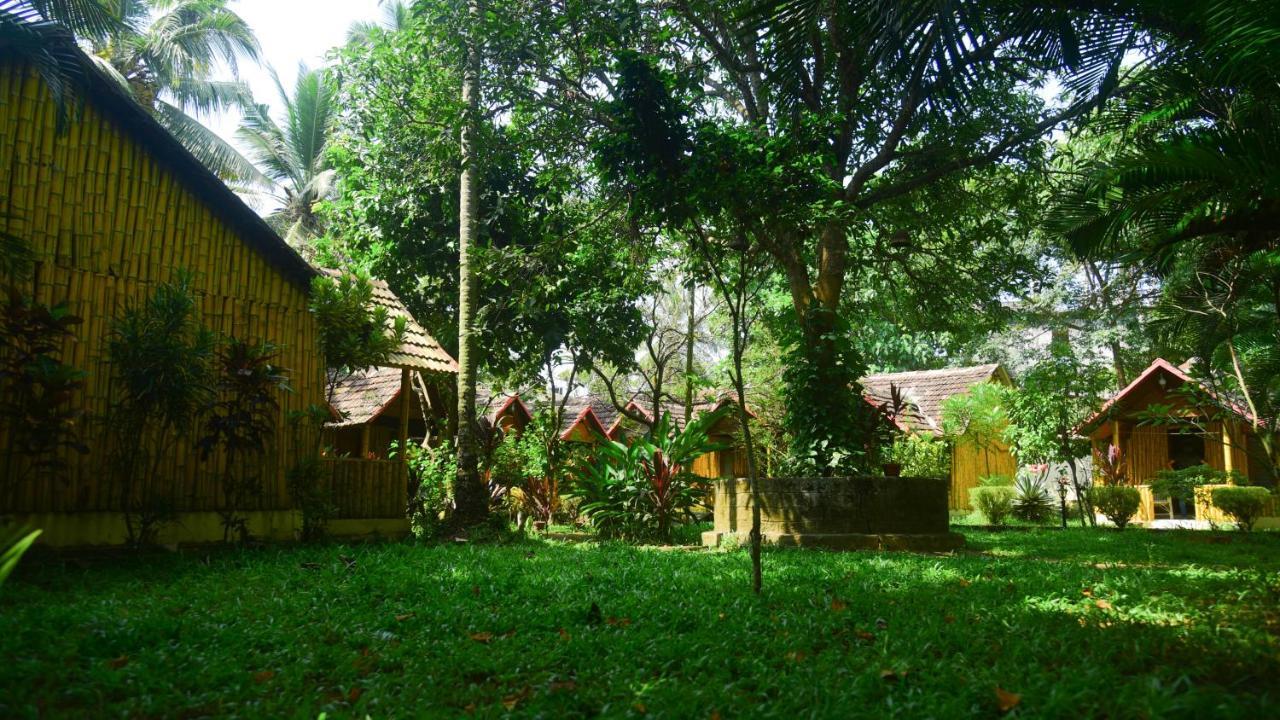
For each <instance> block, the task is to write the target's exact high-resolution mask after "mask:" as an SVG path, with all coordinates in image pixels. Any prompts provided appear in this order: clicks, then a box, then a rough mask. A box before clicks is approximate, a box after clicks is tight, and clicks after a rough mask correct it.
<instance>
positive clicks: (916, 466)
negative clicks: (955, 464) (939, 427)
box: [889, 434, 951, 478]
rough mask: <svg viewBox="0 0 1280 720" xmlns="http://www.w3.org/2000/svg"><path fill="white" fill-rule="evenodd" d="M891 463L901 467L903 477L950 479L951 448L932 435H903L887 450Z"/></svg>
mask: <svg viewBox="0 0 1280 720" xmlns="http://www.w3.org/2000/svg"><path fill="white" fill-rule="evenodd" d="M889 458H890V459H891V461H892V462H896V463H898V464H900V465H902V475H903V476H904V477H937V478H950V477H951V448H950V446H948V445H947V442H946V441H945V440H940V439H938V438H935V437H934V436H932V435H918V434H912V435H904V436H901V437H898V438H895V439H894V441H893V446H892V447H891V448H890V449H889Z"/></svg>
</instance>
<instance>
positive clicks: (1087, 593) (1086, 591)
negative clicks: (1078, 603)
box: [1080, 588, 1093, 597]
mask: <svg viewBox="0 0 1280 720" xmlns="http://www.w3.org/2000/svg"><path fill="white" fill-rule="evenodd" d="M1080 594H1081V595H1084V596H1085V597H1093V588H1085V589H1083V590H1081V591H1080Z"/></svg>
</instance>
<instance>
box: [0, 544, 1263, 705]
mask: <svg viewBox="0 0 1280 720" xmlns="http://www.w3.org/2000/svg"><path fill="white" fill-rule="evenodd" d="M968 534H969V537H970V549H968V550H966V551H965V552H962V553H959V554H956V555H912V554H877V553H844V554H838V553H825V552H817V551H799V550H791V551H781V550H779V551H772V552H769V553H767V554H766V557H765V563H766V570H765V572H766V579H765V582H766V593H765V595H764V597H763V598H760V599H757V598H755V597H752V596H751V594H750V593H749V592H748V590H747V588H748V559H747V556H746V554H745V553H743V552H716V553H708V552H683V551H675V552H672V551H657V550H647V549H637V548H630V547H623V546H615V545H603V546H601V545H593V544H550V543H535V542H530V543H526V544H520V545H511V546H502V547H469V546H456V545H445V546H433V547H423V546H414V545H409V544H389V545H370V546H341V545H331V546H323V547H311V548H270V549H259V550H246V551H234V550H220V551H213V552H211V553H210V554H207V555H206V554H202V553H198V554H186V555H182V556H173V555H159V556H148V557H145V558H129V559H113V560H104V561H93V562H89V563H77V562H65V561H62V560H56V561H55V560H51V559H48V558H45V559H43V560H42V559H39V558H36V559H35V560H34V561H31V562H28V563H27V564H26V565H25V566H24V567H22V568H21V569H20V570H19V572H18V573H17V574H16V575H15V576H14V577H13V578H11V580H10V582H9V584H7V585H5V586H4V588H3V590H2V591H0V657H3V658H4V659H5V662H4V664H3V665H0V716H3V717H36V716H66V717H84V716H101V715H108V716H121V715H128V716H156V717H202V716H216V717H227V716H239V717H307V718H314V717H316V716H317V715H318V714H319V713H321V712H325V713H328V716H329V717H348V716H356V717H364V716H365V715H366V714H368V715H370V716H372V717H378V718H380V717H456V716H462V715H466V714H468V713H470V714H474V715H475V716H477V717H500V716H505V715H513V716H528V717H533V716H542V717H591V716H596V715H605V716H608V717H641V716H646V717H691V718H714V717H720V718H739V717H779V718H783V717H785V718H790V717H832V718H847V717H895V716H898V717H921V716H933V717H960V716H970V715H973V716H979V717H983V716H985V717H997V716H1000V715H1001V714H1002V710H1001V705H1004V706H1006V707H1008V706H1011V705H1012V706H1013V707H1012V710H1011V712H1010V713H1009V714H1011V715H1021V716H1028V717H1032V716H1034V717H1042V716H1048V717H1073V718H1074V717H1082V716H1083V717H1087V716H1101V715H1106V716H1109V717H1179V716H1187V717H1190V716H1193V715H1203V716H1213V717H1264V716H1266V715H1267V714H1268V713H1270V712H1274V708H1275V707H1276V703H1277V702H1280V572H1278V571H1280V536H1277V535H1267V536H1263V535H1255V536H1253V537H1245V536H1239V535H1210V534H1208V533H1185V532H1182V533H1174V532H1169V533H1150V532H1139V531H1130V532H1126V533H1117V532H1114V531H1093V532H1089V531H1081V530H1072V531H1067V532H1050V531H1033V532H1006V533H999V534H993V533H981V532H971V533H968ZM593 603H595V604H596V605H597V606H598V607H599V610H600V612H599V614H598V616H597V615H596V614H595V613H593V612H592V611H591V607H592V604H593ZM997 688H1000V690H1001V691H1003V692H1004V693H1005V694H1003V695H1001V694H999V693H997ZM1015 703H1016V704H1015Z"/></svg>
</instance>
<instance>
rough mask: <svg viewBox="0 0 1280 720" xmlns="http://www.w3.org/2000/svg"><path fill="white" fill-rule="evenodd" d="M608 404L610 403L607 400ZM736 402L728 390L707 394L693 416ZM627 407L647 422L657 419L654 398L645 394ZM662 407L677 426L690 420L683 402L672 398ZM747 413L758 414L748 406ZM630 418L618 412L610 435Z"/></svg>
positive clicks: (614, 433) (613, 436) (694, 410)
mask: <svg viewBox="0 0 1280 720" xmlns="http://www.w3.org/2000/svg"><path fill="white" fill-rule="evenodd" d="M606 404H608V403H607V402H606ZM736 404H737V401H736V400H735V399H734V397H732V395H731V394H730V393H728V392H725V393H721V394H720V396H719V397H715V396H706V397H703V398H702V399H701V400H697V401H695V402H694V403H693V416H694V417H695V418H696V417H698V416H699V415H702V414H703V413H708V412H715V411H717V410H720V409H721V408H723V407H724V406H726V405H736ZM626 408H627V410H629V411H631V412H633V413H635V414H637V415H639V416H641V417H643V418H644V419H645V420H646V421H647V422H654V420H655V418H654V417H653V400H651V399H649V398H647V397H645V396H643V395H636V396H635V397H633V398H631V400H629V401H628V402H627V404H626ZM660 409H661V410H662V412H663V413H666V414H669V415H670V416H671V422H673V423H674V424H675V426H676V427H677V428H683V427H684V426H685V423H686V422H688V418H687V417H685V410H684V403H683V402H675V401H670V400H668V401H664V402H663V403H661V405H660ZM747 415H748V416H750V417H755V416H756V414H755V413H754V412H752V411H751V408H747ZM629 419H630V418H628V417H627V415H626V414H625V413H617V419H615V420H614V421H613V424H612V425H610V426H609V432H608V433H607V434H608V436H609V437H610V438H616V436H617V433H618V431H619V430H620V429H621V427H622V424H623V423H624V422H626V421H627V420H629Z"/></svg>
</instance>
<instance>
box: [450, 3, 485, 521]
mask: <svg viewBox="0 0 1280 720" xmlns="http://www.w3.org/2000/svg"><path fill="white" fill-rule="evenodd" d="M467 14H468V16H469V20H470V23H469V34H468V37H467V61H466V67H465V68H464V70H463V75H462V102H463V105H464V106H465V110H464V112H465V113H466V117H465V118H464V120H463V123H462V137H461V155H462V179H461V197H460V199H459V203H458V474H457V478H456V480H455V482H454V502H455V504H456V513H455V524H456V525H458V526H459V527H466V526H469V525H473V524H475V523H477V522H479V521H480V520H483V519H484V517H485V515H486V514H488V510H489V502H488V497H487V496H488V492H487V489H486V488H485V487H484V485H483V483H482V482H481V479H480V471H479V467H478V464H477V457H476V437H475V429H476V358H475V339H474V337H473V336H472V324H473V322H474V317H475V307H474V306H473V303H474V302H475V294H476V292H475V290H476V279H475V276H474V274H473V273H472V267H471V248H472V247H473V246H474V245H475V242H476V235H477V230H478V227H479V223H478V217H477V212H476V204H477V201H478V199H479V191H478V190H479V177H480V175H479V168H477V167H476V165H477V160H476V139H477V136H478V134H479V133H478V128H477V125H478V124H479V122H480V46H479V38H478V37H477V35H478V33H479V26H480V18H481V12H480V0H471V2H470V3H468V8H467Z"/></svg>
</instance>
